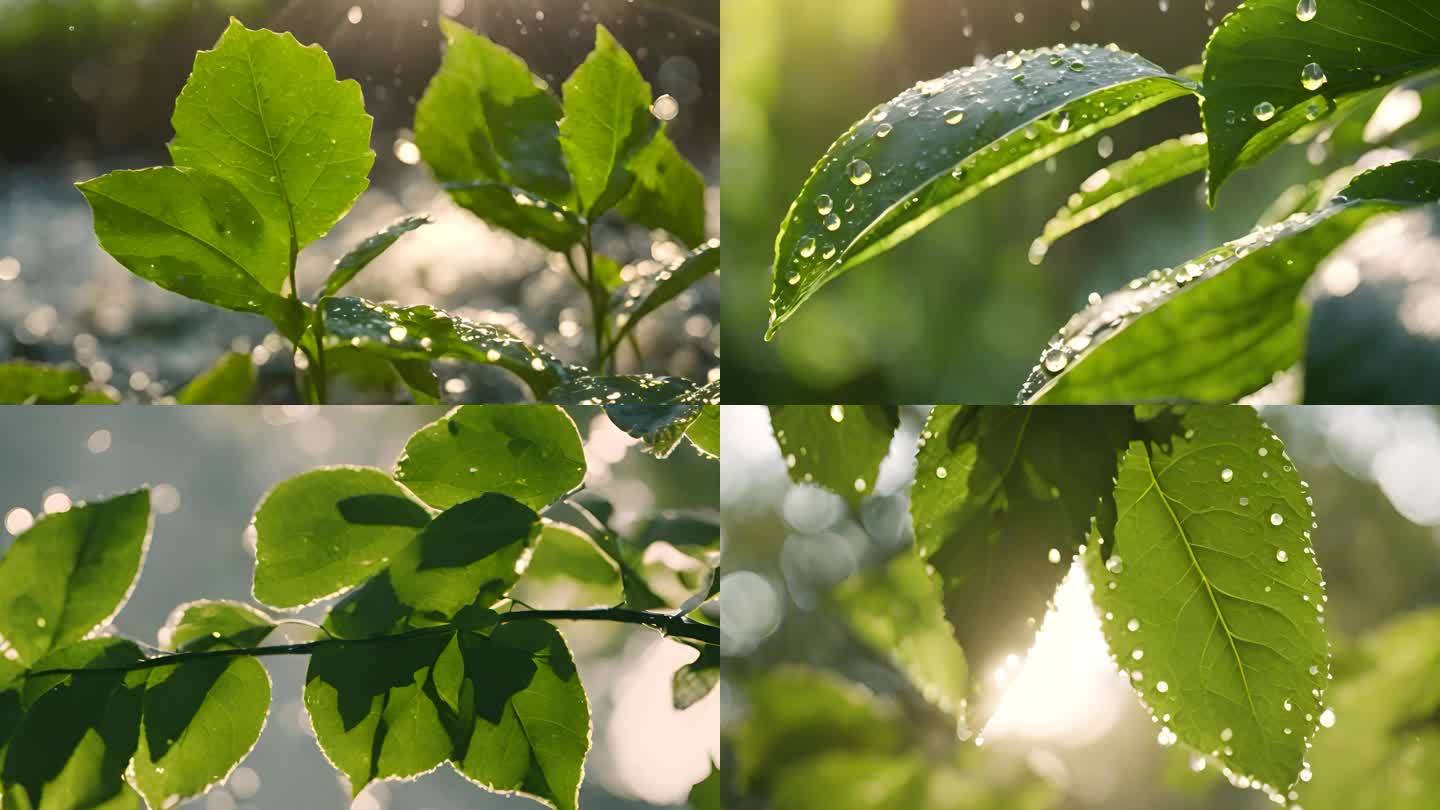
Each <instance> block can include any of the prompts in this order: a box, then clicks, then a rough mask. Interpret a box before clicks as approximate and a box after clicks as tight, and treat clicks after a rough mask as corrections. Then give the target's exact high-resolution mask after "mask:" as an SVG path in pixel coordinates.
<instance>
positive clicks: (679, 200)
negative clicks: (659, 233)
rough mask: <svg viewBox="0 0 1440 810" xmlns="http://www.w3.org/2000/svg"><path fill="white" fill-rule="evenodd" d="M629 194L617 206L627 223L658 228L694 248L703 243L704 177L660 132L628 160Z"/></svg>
mask: <svg viewBox="0 0 1440 810" xmlns="http://www.w3.org/2000/svg"><path fill="white" fill-rule="evenodd" d="M627 168H628V169H629V170H630V172H631V173H632V174H634V175H635V184H634V185H633V186H631V187H630V193H628V194H626V195H625V197H624V198H623V199H621V200H620V204H619V205H618V206H617V207H618V208H619V210H620V214H621V215H622V216H624V217H625V219H626V220H628V221H630V222H633V223H635V224H637V225H644V226H646V227H647V228H660V229H663V230H666V231H669V232H670V234H671V235H672V236H674V237H675V238H676V239H679V240H680V241H681V242H684V243H685V244H686V245H688V246H690V247H692V248H695V247H699V246H700V243H701V242H704V241H705V178H703V177H701V176H700V172H698V171H696V169H695V167H694V166H692V165H690V161H688V160H686V159H685V156H684V155H682V154H680V151H679V150H678V149H676V148H675V144H674V143H672V142H671V140H670V138H669V137H668V136H667V135H666V134H665V130H664V129H661V131H660V132H658V133H656V135H655V139H654V140H652V141H651V142H650V144H649V145H648V146H646V147H645V148H644V149H642V150H640V152H639V154H637V155H635V157H633V158H632V159H631V160H630V164H629V166H628V167H627Z"/></svg>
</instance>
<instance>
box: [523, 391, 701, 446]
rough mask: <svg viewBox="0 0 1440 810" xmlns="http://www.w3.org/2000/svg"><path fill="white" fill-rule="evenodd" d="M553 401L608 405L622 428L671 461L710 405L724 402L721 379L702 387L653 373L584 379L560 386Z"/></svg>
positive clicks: (568, 403)
mask: <svg viewBox="0 0 1440 810" xmlns="http://www.w3.org/2000/svg"><path fill="white" fill-rule="evenodd" d="M550 401H551V402H558V403H560V404H562V405H603V406H605V414H606V415H607V416H609V417H610V421H611V422H614V423H615V426H616V427H618V428H620V429H621V430H623V431H625V432H626V433H627V434H629V435H631V436H633V437H635V438H637V439H639V440H641V441H642V442H644V443H645V447H646V449H648V450H649V451H650V452H651V453H653V454H655V456H656V457H657V458H665V457H667V456H669V455H670V453H671V452H672V451H673V450H674V449H675V446H676V445H678V444H679V443H680V438H681V437H682V436H684V435H685V432H686V431H687V430H689V429H690V426H691V425H692V424H694V422H695V420H696V419H697V418H699V416H700V414H701V411H702V410H703V409H704V407H705V406H706V405H718V404H719V403H720V381H719V380H716V381H714V382H712V383H708V384H706V385H703V386H699V387H697V386H696V385H695V384H694V383H692V382H690V381H689V380H686V379H684V378H681V377H657V376H655V375H653V374H636V375H630V376H618V377H582V378H579V379H576V380H573V381H571V382H569V383H566V384H564V385H561V386H558V387H556V388H555V389H554V390H553V391H551V392H550Z"/></svg>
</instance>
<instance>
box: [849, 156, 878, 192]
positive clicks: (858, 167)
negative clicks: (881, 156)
mask: <svg viewBox="0 0 1440 810" xmlns="http://www.w3.org/2000/svg"><path fill="white" fill-rule="evenodd" d="M874 176H875V172H873V171H872V170H871V169H870V164H869V163H866V162H865V161H863V160H859V159H856V160H852V161H850V182H851V183H854V184H855V185H857V186H863V185H865V184H866V183H868V182H870V178H872V177H874Z"/></svg>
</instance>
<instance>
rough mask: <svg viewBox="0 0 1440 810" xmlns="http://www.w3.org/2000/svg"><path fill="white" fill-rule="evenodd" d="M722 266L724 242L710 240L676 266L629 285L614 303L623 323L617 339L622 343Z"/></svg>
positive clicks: (614, 308)
mask: <svg viewBox="0 0 1440 810" xmlns="http://www.w3.org/2000/svg"><path fill="white" fill-rule="evenodd" d="M719 269H720V243H719V242H710V243H709V244H707V245H705V246H704V247H702V248H700V249H699V250H697V251H695V252H694V253H691V254H690V255H689V256H686V257H685V259H684V260H683V261H681V262H680V263H679V264H677V265H675V266H674V267H671V268H668V269H666V270H661V271H660V272H659V273H655V274H654V275H649V276H645V277H643V278H638V279H636V280H635V281H633V282H631V283H630V284H628V285H627V286H625V287H624V288H623V289H621V290H620V291H619V292H618V293H617V294H616V296H615V300H614V301H613V302H611V309H612V310H613V311H614V313H615V317H616V322H617V323H619V324H620V329H619V331H618V332H616V333H615V337H614V339H613V340H614V342H615V343H617V344H618V343H619V342H620V340H621V339H622V338H624V337H625V335H626V334H628V333H629V332H630V331H631V330H632V329H634V328H635V326H636V325H637V324H639V323H640V321H641V320H643V319H644V318H645V316H646V315H649V314H650V313H651V312H654V311H655V310H657V309H659V308H660V307H662V306H664V305H665V304H667V303H669V302H671V301H673V300H674V299H675V298H676V296H678V295H680V294H681V293H683V292H685V291H686V290H688V289H690V288H691V287H692V286H694V285H695V283H696V282H698V281H699V280H700V279H702V278H705V277H706V276H708V275H710V274H711V273H714V272H716V271H718V270H719Z"/></svg>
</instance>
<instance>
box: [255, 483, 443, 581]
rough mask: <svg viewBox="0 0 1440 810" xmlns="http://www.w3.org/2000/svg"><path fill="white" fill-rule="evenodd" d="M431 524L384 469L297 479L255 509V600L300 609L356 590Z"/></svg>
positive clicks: (417, 504) (282, 486) (267, 497)
mask: <svg viewBox="0 0 1440 810" xmlns="http://www.w3.org/2000/svg"><path fill="white" fill-rule="evenodd" d="M429 522H430V513H429V512H427V511H426V509H425V507H424V506H421V505H420V504H419V503H418V502H417V501H415V500H414V499H413V498H412V497H411V495H410V493H409V492H408V491H407V490H406V489H405V488H404V487H402V486H400V485H399V484H397V483H395V481H393V480H392V479H391V478H390V476H388V475H386V474H385V473H383V472H381V471H380V470H376V469H371V468H368V467H325V468H321V469H318V470H312V471H310V472H307V473H303V474H301V475H298V476H296V477H294V478H291V479H290V480H288V481H285V482H283V483H281V484H280V485H279V486H276V487H275V488H274V489H272V490H270V491H269V492H268V493H266V495H265V497H264V499H262V500H261V501H260V506H259V507H258V508H257V509H256V510H255V598H256V599H258V600H260V601H261V602H263V603H265V604H267V605H270V606H272V607H277V608H298V607H302V606H304V605H307V604H310V603H312V602H316V601H319V600H321V599H324V598H326V597H328V596H333V595H335V594H337V593H341V592H343V591H346V590H349V589H350V588H352V587H354V586H356V585H359V584H360V583H361V582H363V581H365V579H367V578H368V577H370V576H372V575H374V574H375V573H376V572H377V571H379V570H381V569H382V568H384V567H385V566H386V564H387V563H388V561H389V559H390V557H391V556H392V555H394V554H396V553H398V552H399V551H400V549H402V548H404V547H405V545H406V544H407V543H409V542H411V541H412V540H414V539H415V537H416V536H417V535H418V534H419V533H420V530H421V529H423V528H424V527H425V526H426V524H428V523H429Z"/></svg>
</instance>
